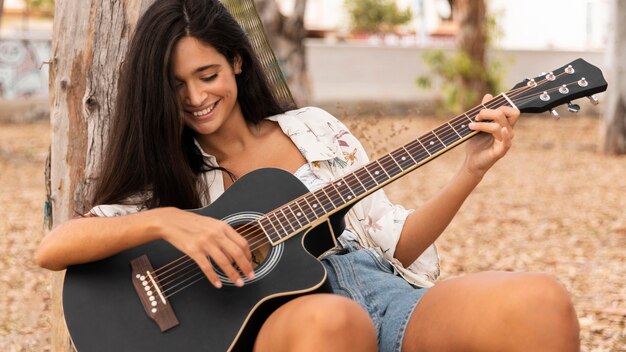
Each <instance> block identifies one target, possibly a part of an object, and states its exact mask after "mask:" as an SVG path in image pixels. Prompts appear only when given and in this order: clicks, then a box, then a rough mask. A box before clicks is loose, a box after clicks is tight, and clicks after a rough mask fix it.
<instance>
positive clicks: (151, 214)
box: [36, 208, 254, 287]
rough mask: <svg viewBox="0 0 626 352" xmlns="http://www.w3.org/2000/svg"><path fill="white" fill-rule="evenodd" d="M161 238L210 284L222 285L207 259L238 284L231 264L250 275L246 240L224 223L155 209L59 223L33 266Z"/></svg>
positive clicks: (83, 259)
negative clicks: (200, 271)
mask: <svg viewBox="0 0 626 352" xmlns="http://www.w3.org/2000/svg"><path fill="white" fill-rule="evenodd" d="M156 239H164V240H166V241H168V242H170V243H171V244H172V245H174V246H175V247H176V248H178V249H179V250H181V251H182V252H184V253H185V254H187V255H189V256H190V257H191V258H192V259H194V260H195V261H196V263H198V265H199V266H200V268H201V269H202V270H203V271H204V273H205V275H206V276H207V277H208V278H209V280H211V282H212V283H213V285H215V286H216V287H221V283H220V281H219V280H218V277H217V275H216V274H215V271H214V270H213V268H212V265H211V263H210V262H209V259H208V257H210V258H211V259H212V260H213V261H214V262H215V263H216V264H217V265H218V266H219V267H220V268H221V269H222V270H223V271H224V273H226V274H227V275H228V277H229V278H230V279H231V280H232V281H233V282H235V283H236V284H237V285H239V286H241V285H243V280H242V279H241V276H240V275H239V273H238V271H237V270H236V269H235V268H234V266H233V262H234V263H236V264H237V265H238V266H239V267H240V268H241V269H242V271H243V272H244V273H248V274H247V276H248V277H253V276H254V273H253V270H252V264H251V261H250V258H251V254H250V249H249V247H248V242H247V241H246V240H245V239H244V238H243V237H241V235H239V234H238V233H237V232H236V231H235V230H234V229H232V228H231V227H230V226H229V225H228V224H226V223H224V222H223V221H220V220H216V219H212V218H209V217H205V216H200V215H196V214H193V213H190V212H187V211H184V210H180V209H176V208H157V209H153V210H148V211H145V212H140V213H137V214H133V215H126V216H119V217H110V218H104V217H86V218H79V219H72V220H70V221H67V222H66V223H64V224H61V225H59V226H58V227H57V228H55V229H54V230H53V231H51V232H50V233H49V234H48V235H47V236H46V237H44V239H43V240H42V241H41V244H40V245H39V248H38V250H37V253H36V261H37V264H38V265H39V266H41V267H43V268H46V269H50V270H63V269H65V268H67V267H68V266H69V265H73V264H82V263H87V262H92V261H95V260H99V259H103V258H106V257H109V256H111V255H114V254H116V253H119V252H121V251H124V250H126V249H129V248H132V247H136V246H138V245H141V244H144V243H147V242H150V241H153V240H156Z"/></svg>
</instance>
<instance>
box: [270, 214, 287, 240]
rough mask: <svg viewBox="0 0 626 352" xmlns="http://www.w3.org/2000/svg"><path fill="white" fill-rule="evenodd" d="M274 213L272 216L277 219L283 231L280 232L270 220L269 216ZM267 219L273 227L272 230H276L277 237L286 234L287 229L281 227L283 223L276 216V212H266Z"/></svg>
mask: <svg viewBox="0 0 626 352" xmlns="http://www.w3.org/2000/svg"><path fill="white" fill-rule="evenodd" d="M272 215H274V217H275V218H276V221H278V225H279V226H280V228H281V229H282V230H283V232H280V231H279V230H278V227H276V225H274V220H272V218H271V216H272ZM267 220H269V222H270V224H272V227H273V228H274V231H276V235H277V236H278V237H279V238H281V239H282V238H283V236H284V235H286V234H287V231H285V228H284V227H283V225H282V224H281V223H280V220H278V217H277V216H276V213H268V214H267Z"/></svg>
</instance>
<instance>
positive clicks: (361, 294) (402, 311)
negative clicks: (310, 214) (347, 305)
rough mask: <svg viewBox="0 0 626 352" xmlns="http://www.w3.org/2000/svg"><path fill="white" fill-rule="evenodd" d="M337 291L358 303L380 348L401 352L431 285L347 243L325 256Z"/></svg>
mask: <svg viewBox="0 0 626 352" xmlns="http://www.w3.org/2000/svg"><path fill="white" fill-rule="evenodd" d="M322 263H323V264H324V266H325V267H326V271H327V272H328V280H329V282H330V285H331V287H332V290H333V292H334V293H336V294H339V295H342V296H345V297H348V298H350V299H352V300H354V301H356V302H357V303H359V304H360V305H361V306H362V307H363V308H365V310H366V311H367V312H368V313H369V315H370V317H371V319H372V321H373V322H374V327H375V328H376V331H377V334H378V350H379V351H382V352H391V351H394V352H395V351H401V350H402V338H403V337H404V332H405V330H406V326H407V324H408V322H409V318H410V317H411V314H413V310H414V309H415V307H416V306H417V303H418V302H419V300H420V299H421V298H422V296H423V295H424V294H425V293H426V291H428V288H417V287H415V286H413V285H411V284H409V283H408V282H407V281H406V280H404V279H403V278H402V277H400V276H398V275H396V274H394V268H393V266H391V264H390V263H389V262H388V261H387V260H385V259H383V258H381V257H380V256H379V254H378V253H377V252H375V251H374V250H370V249H360V248H356V247H353V246H348V247H346V248H344V249H342V250H340V251H339V252H337V253H333V254H329V255H327V256H325V257H324V258H323V259H322Z"/></svg>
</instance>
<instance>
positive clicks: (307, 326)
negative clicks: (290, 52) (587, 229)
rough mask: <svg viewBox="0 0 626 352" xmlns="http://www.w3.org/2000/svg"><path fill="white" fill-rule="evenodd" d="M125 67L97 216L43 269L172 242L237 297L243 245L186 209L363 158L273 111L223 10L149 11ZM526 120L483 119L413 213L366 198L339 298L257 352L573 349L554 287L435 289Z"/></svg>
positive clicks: (272, 330) (570, 316)
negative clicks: (459, 221)
mask: <svg viewBox="0 0 626 352" xmlns="http://www.w3.org/2000/svg"><path fill="white" fill-rule="evenodd" d="M124 65H125V66H124V67H123V71H122V72H123V73H122V76H121V78H120V83H119V85H120V90H119V93H118V102H117V106H116V113H115V116H114V120H113V125H112V134H111V137H110V145H109V146H108V148H109V149H108V153H107V154H106V158H105V161H104V163H103V167H102V171H101V175H100V178H99V179H98V181H97V185H96V187H95V192H94V195H93V199H92V201H91V203H92V204H93V205H94V208H93V209H92V210H91V211H90V212H89V214H88V216H86V217H83V218H79V219H73V220H70V221H68V222H66V223H64V224H62V225H60V226H59V227H57V228H56V229H54V230H53V231H52V232H51V233H50V234H48V235H47V236H46V237H45V238H44V239H43V241H42V243H41V245H40V247H39V250H38V252H37V262H38V263H39V265H40V266H42V267H44V268H48V269H51V270H62V269H64V268H66V267H67V266H68V265H71V264H77V263H85V262H90V261H94V260H98V259H101V258H105V257H108V256H111V255H113V254H115V253H118V252H120V251H123V250H126V249H128V248H132V247H134V246H137V245H140V244H144V243H147V242H149V241H152V240H156V239H164V240H166V241H168V242H170V243H171V244H172V245H174V246H175V247H177V248H178V249H179V250H181V251H182V252H184V253H186V254H187V255H189V256H190V257H191V258H193V259H194V260H195V261H196V262H197V264H198V265H199V266H200V267H201V269H202V270H203V271H204V273H205V274H206V276H207V278H208V280H210V281H211V283H213V285H214V286H215V287H216V288H220V287H221V286H222V282H221V281H220V280H219V279H218V276H217V275H216V273H215V271H214V270H213V267H212V266H211V264H210V261H209V259H208V258H211V260H213V261H214V262H215V263H216V265H217V266H219V268H220V269H221V270H222V271H223V272H224V273H225V274H226V275H227V276H228V277H229V279H230V280H231V281H232V282H233V283H235V284H236V285H237V286H243V285H244V283H245V279H251V278H253V277H254V270H253V265H252V261H251V257H252V255H251V253H250V246H249V244H248V243H247V241H246V240H245V239H244V238H243V237H242V236H241V235H240V234H239V233H237V232H236V231H235V230H234V229H233V228H231V227H230V226H229V225H227V224H226V223H224V222H222V221H221V220H219V219H213V218H209V217H203V216H198V215H195V214H193V213H190V212H187V211H184V210H180V209H190V208H198V207H201V206H205V205H207V204H209V203H210V202H211V201H214V200H215V199H216V198H217V197H219V195H220V194H221V193H222V192H223V191H224V190H225V189H227V188H228V187H229V186H230V185H231V184H232V183H233V182H234V181H235V180H236V179H237V178H238V177H241V176H242V175H244V174H246V173H248V172H250V171H252V170H255V169H258V168H265V167H276V168H281V169H284V170H287V171H289V172H292V173H294V174H295V175H296V176H298V178H300V179H301V180H302V181H303V182H304V183H305V184H306V185H307V186H308V187H309V188H310V189H315V188H318V187H320V186H321V185H323V184H325V183H327V182H330V181H331V180H332V179H333V178H337V177H339V176H341V175H342V174H346V173H348V172H350V170H354V169H355V168H357V167H358V166H360V165H363V164H364V163H366V162H367V156H366V154H365V152H364V151H363V149H362V147H361V145H360V144H359V143H358V141H357V140H356V139H355V138H354V136H352V135H351V134H350V133H349V132H348V131H347V129H346V128H345V126H343V125H342V124H341V123H340V122H339V121H337V120H336V119H335V118H333V117H332V116H330V115H329V114H327V113H325V112H324V111H321V110H319V109H315V108H305V109H300V110H292V111H287V109H288V108H287V107H281V106H280V105H279V104H278V103H277V102H276V100H275V99H274V98H273V97H272V94H271V93H270V89H269V88H268V84H267V82H266V80H265V78H264V76H263V74H262V73H261V71H260V69H259V64H258V63H257V60H256V58H255V57H254V54H253V52H252V50H251V47H250V44H249V42H248V40H247V37H246V35H245V33H244V32H243V30H242V29H241V28H240V27H239V26H238V25H237V23H236V22H235V21H234V20H233V19H232V17H231V16H230V15H229V14H228V13H227V12H226V11H225V9H224V8H223V7H222V5H220V3H219V2H218V1H216V0H213V1H208V0H160V1H157V2H155V4H154V5H153V6H151V7H150V9H148V10H147V12H146V13H145V15H144V16H143V17H142V19H141V20H140V21H139V24H138V25H137V29H136V32H135V34H134V37H133V39H132V43H131V45H130V50H129V53H128V57H127V60H126V61H125V64H124ZM488 99H490V97H489V96H486V97H485V101H486V100H488ZM518 117H519V111H517V110H515V109H513V108H508V107H501V108H499V109H496V110H490V109H485V110H482V111H481V112H480V114H479V115H478V117H477V121H478V122H475V123H472V124H471V125H470V128H472V129H474V130H476V131H480V132H484V133H483V134H481V135H480V136H478V137H476V138H473V139H472V140H470V141H469V142H468V143H467V157H466V159H465V162H464V163H463V165H462V166H461V168H460V171H459V172H458V173H457V175H456V176H455V177H454V178H453V179H452V180H451V181H450V182H449V184H448V185H447V186H446V187H445V188H444V189H442V190H441V192H440V193H439V194H437V195H435V196H434V197H433V198H432V199H431V200H430V201H428V202H427V203H426V204H424V205H423V206H422V207H420V208H419V209H417V210H415V211H408V210H405V209H404V208H402V207H400V206H395V205H392V204H390V203H389V202H388V201H387V199H386V197H385V195H384V193H383V192H382V191H379V192H376V193H375V194H374V195H372V196H371V197H368V198H366V199H364V200H362V201H361V202H359V203H357V204H356V205H355V206H354V208H353V210H352V211H351V212H350V213H349V214H348V216H346V220H347V225H348V226H347V230H346V232H344V233H343V234H342V235H341V237H340V243H341V245H340V246H339V247H340V248H338V249H336V250H334V251H330V252H329V253H327V254H326V255H324V256H323V258H322V262H323V264H324V265H325V267H326V269H327V271H328V276H329V282H330V283H331V285H332V288H333V291H334V293H335V294H312V295H307V296H304V297H300V298H297V299H294V300H292V301H290V302H288V303H286V304H285V305H283V306H282V307H280V308H279V309H277V310H276V311H274V312H273V313H272V315H271V316H270V317H269V318H268V319H267V320H266V321H265V323H264V325H263V327H262V329H261V330H260V332H259V334H258V336H257V339H256V344H255V350H257V351H280V350H285V351H309V350H311V351H326V350H328V351H338V350H353V351H374V350H377V349H380V350H382V351H418V350H420V351H422V350H437V351H440V350H464V351H470V350H480V351H485V350H498V351H502V350H524V351H528V350H533V351H536V350H553V351H569V350H578V348H579V347H578V346H579V343H578V322H577V319H576V315H575V312H574V310H573V307H572V304H571V301H570V299H569V297H568V294H567V292H566V291H565V290H564V289H563V287H562V286H561V285H560V284H559V283H558V282H557V281H556V280H555V279H554V278H551V277H549V276H546V275H541V274H522V273H501V272H490V273H479V274H472V275H467V276H465V277H462V278H456V279H450V280H446V281H443V282H440V283H437V284H436V285H434V286H432V281H434V280H435V279H436V276H437V275H438V264H437V262H436V253H435V251H434V247H432V244H433V242H434V241H435V239H436V238H437V237H438V236H439V235H440V234H441V233H442V232H443V230H444V229H445V227H446V226H447V225H448V223H449V222H450V221H451V219H452V218H453V216H454V215H455V213H456V212H457V210H458V209H459V207H460V206H461V204H462V202H463V201H464V200H465V198H466V197H467V196H468V195H469V193H470V192H471V191H472V190H473V189H474V188H475V187H476V185H477V184H478V183H479V182H480V180H481V179H482V177H483V175H484V174H485V172H487V170H488V169H489V168H490V167H491V166H492V165H493V164H494V163H495V162H496V161H497V160H498V159H500V158H501V157H502V156H504V155H505V154H506V152H507V150H508V149H509V148H510V146H511V140H512V138H513V126H514V125H515V122H516V121H517V118H518ZM347 156H350V157H347ZM163 219H168V221H163ZM112 229H114V230H112ZM235 267H238V268H239V269H240V270H241V272H242V273H244V275H243V277H242V275H240V272H239V271H238V270H237V269H235ZM430 286H432V287H430Z"/></svg>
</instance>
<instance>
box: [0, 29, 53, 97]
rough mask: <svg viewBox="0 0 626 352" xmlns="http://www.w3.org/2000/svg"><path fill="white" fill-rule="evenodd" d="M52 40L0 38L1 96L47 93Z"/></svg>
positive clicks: (26, 95)
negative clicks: (48, 62)
mask: <svg viewBox="0 0 626 352" xmlns="http://www.w3.org/2000/svg"><path fill="white" fill-rule="evenodd" d="M50 46H51V43H50V40H49V39H23V38H19V39H18V38H13V39H12V38H0V98H4V99H17V98H22V97H30V96H41V95H44V96H45V95H47V94H48V65H44V64H43V62H45V61H48V59H49V57H50Z"/></svg>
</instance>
